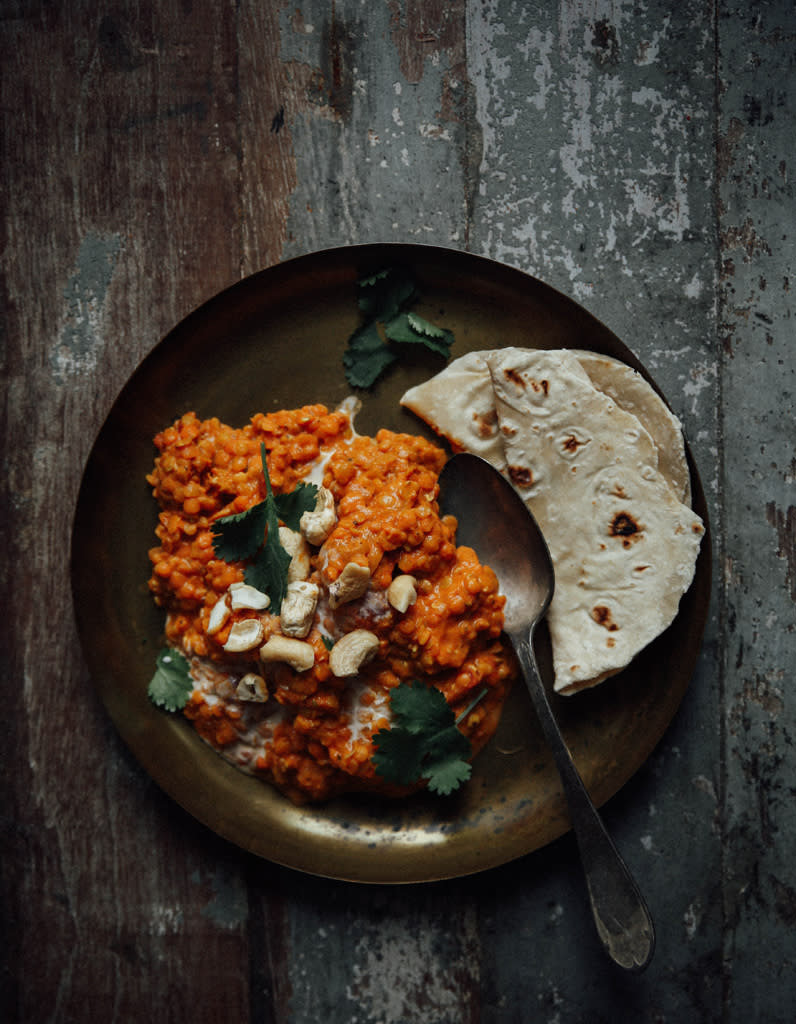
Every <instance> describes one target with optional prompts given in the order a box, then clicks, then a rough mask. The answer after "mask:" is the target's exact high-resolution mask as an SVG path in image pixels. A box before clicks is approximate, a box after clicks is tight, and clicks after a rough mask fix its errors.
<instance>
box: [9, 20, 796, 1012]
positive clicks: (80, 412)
mask: <svg viewBox="0 0 796 1024" xmlns="http://www.w3.org/2000/svg"><path fill="white" fill-rule="evenodd" d="M0 14H1V15H2V20H1V21H0V31H2V68H3V74H2V109H3V160H2V174H3V200H4V202H3V218H2V228H3V284H4V305H5V327H4V332H3V339H4V356H3V392H2V393H3V403H2V438H3V442H4V447H5V454H4V472H3V478H2V494H3V498H2V531H3V550H4V552H5V555H4V558H3V577H2V579H3V595H2V608H3V614H4V618H5V622H4V628H3V630H2V648H3V662H2V687H3V708H4V711H5V714H4V720H5V729H4V732H3V742H2V755H1V757H2V765H3V818H2V842H3V850H2V871H3V900H4V907H3V909H4V939H3V943H2V945H3V953H4V956H3V961H4V967H3V974H2V983H3V994H2V1010H0V1016H2V1018H3V1019H4V1020H8V1021H25V1022H40V1021H41V1022H43V1021H52V1022H58V1024H60V1022H66V1021H75V1022H78V1021H79V1022H84V1021H86V1020H96V1021H98V1022H99V1021H102V1022H103V1024H105V1022H111V1021H118V1022H128V1021H139V1020H149V1021H152V1022H153V1024H155V1022H161V1021H163V1022H166V1021H169V1022H171V1021H185V1020H189V1019H190V1020H192V1021H197V1022H198V1021H217V1020H228V1021H244V1020H245V1021H248V1020H251V1021H257V1022H263V1021H277V1022H286V1021H291V1022H316V1021H325V1022H327V1024H337V1022H341V1024H342V1022H358V1024H367V1022H380V1024H396V1022H404V1021H435V1022H443V1021H444V1022H455V1024H459V1022H464V1021H471V1022H476V1021H484V1022H504V1021H505V1022H527V1021H557V1022H565V1021H595V1020H606V1021H614V1020H627V1019H634V1020H639V1021H678V1022H684V1021H695V1022H703V1021H719V1020H722V1021H739V1022H740V1021H744V1022H746V1021H761V1022H762V1021H765V1022H766V1024H772V1022H776V1021H786V1020H791V1019H792V1014H793V1005H794V1001H795V1000H796V973H794V966H793V965H794V953H796V948H795V947H796V943H794V939H793V935H794V922H796V877H795V876H794V868H793V851H792V844H793V837H794V811H793V792H794V785H796V772H794V762H793V746H792V743H793V737H794V726H796V721H795V717H796V711H794V701H793V699H792V695H791V690H792V685H793V674H794V667H795V665H796V657H794V653H795V650H796V648H795V647H794V641H793V637H794V629H795V628H796V615H795V614H794V597H796V515H795V514H794V508H796V497H795V496H794V481H795V480H796V457H795V455H794V436H795V433H794V415H793V391H794V387H793V385H794V363H793V357H792V345H793V337H792V331H793V326H792V320H791V309H792V301H791V282H792V280H793V277H794V267H793V261H794V246H795V244H796V235H795V229H796V224H794V213H793V209H794V208H793V175H794V169H793V139H794V130H795V129H796V124H794V110H796V78H794V53H796V15H794V8H793V5H792V3H791V2H790V0H772V2H770V3H766V4H760V5H749V4H746V3H731V2H729V0H713V2H709V3H683V4H670V3H666V2H663V0H650V2H649V3H647V4H644V5H634V4H630V3H628V2H625V3H621V2H620V3H608V2H603V0H589V2H586V0H558V2H557V3H549V4H530V3H527V4H526V3H516V2H511V3H510V2H506V0H489V2H481V0H450V2H448V3H444V4H443V3H441V2H438V0H430V2H427V3H424V2H422V0H389V2H386V0H373V2H369V3H355V2H353V0H336V2H335V0H333V2H331V3H322V2H319V0H297V2H296V3H293V4H287V3H276V2H273V0H262V2H251V0H240V2H238V3H222V4H205V3H195V4H188V3H183V4H176V3H167V2H165V0H151V2H149V3H119V4H114V5H112V6H108V7H106V6H105V5H96V4H91V3H87V2H84V0H81V2H73V3H69V4H46V3H42V2H36V0H30V2H22V0H6V2H5V3H3V5H2V11H0ZM370 241H400V242H430V243H433V244H436V245H441V246H446V247H451V248H456V249H465V250H469V251H472V252H474V253H478V254H482V255H486V256H489V257H492V258H495V259H497V260H500V261H504V262H506V263H509V264H512V265H514V266H516V267H519V268H521V269H523V270H526V271H529V272H531V273H532V274H534V275H536V276H537V277H539V278H541V279H543V280H545V281H546V282H548V283H549V284H551V285H553V286H555V287H556V288H559V289H560V290H561V291H563V292H565V293H567V294H568V295H570V296H572V297H573V298H574V299H576V300H577V301H578V302H580V303H581V304H583V305H584V306H586V307H587V308H588V309H589V310H590V311H591V312H592V313H594V314H595V315H596V316H597V317H599V318H600V319H601V320H603V321H604V322H605V323H607V324H608V326H609V327H611V328H612V329H613V330H614V331H615V332H616V333H617V334H618V335H619V336H620V337H621V338H622V339H624V341H625V342H626V343H627V344H628V345H629V346H630V347H631V348H632V349H633V350H634V351H635V352H636V353H637V354H638V356H639V357H640V359H641V360H642V361H643V362H644V364H645V365H646V366H647V367H648V368H649V369H650V370H651V372H652V373H653V374H654V375H655V377H656V379H657V380H658V381H659V382H660V384H661V385H662V386H663V388H664V390H665V392H666V394H667V395H668V397H669V398H670V400H671V402H672V404H673V406H674V408H675V410H676V412H677V413H678V414H679V415H680V416H681V417H682V420H683V422H684V425H685V428H686V431H687V434H688V437H689V438H690V440H691V444H692V447H693V449H694V452H695V455H696V459H697V463H698V466H699V470H700V473H701V476H702V479H703V482H704V484H705V489H706V492H707V495H708V499H709V503H710V512H711V519H712V527H713V543H714V552H713V554H714V565H715V579H714V588H713V599H712V607H711V615H710V620H709V625H708V629H707V633H706V636H705V641H704V647H703V652H702V655H701V658H700V661H699V665H698V668H697V671H696V673H695V676H694V679H693V683H692V686H691V688H690V690H689V692H688V694H687V696H686V699H685V701H684V703H683V705H682V707H681V709H680V711H679V713H678V715H677V717H676V718H675V720H674V722H673V724H672V726H671V727H670V729H669V731H668V732H667V734H666V736H665V737H664V740H663V741H662V742H661V744H660V745H659V746H658V748H657V749H656V750H655V752H654V754H653V755H652V757H651V758H650V759H649V761H648V762H647V764H646V765H645V766H644V768H643V770H641V771H640V772H639V773H638V774H637V775H636V776H635V777H634V778H633V780H632V781H631V782H630V783H629V784H628V785H627V786H626V787H625V788H624V789H623V790H622V791H621V792H620V794H619V795H618V796H616V797H615V798H614V799H612V800H611V801H610V802H609V804H608V805H607V806H606V807H605V809H604V812H605V818H606V820H607V823H608V825H609V827H610V829H611V831H612V833H613V835H614V836H615V838H616V841H617V844H618V845H619V846H620V848H621V849H622V851H623V852H624V854H625V855H626V857H627V860H628V862H629V863H630V865H631V867H632V869H633V871H634V872H635V873H636V875H637V876H638V877H639V878H640V879H641V880H642V884H643V888H644V890H645V893H646V895H647V898H648V902H649V904H650V906H651V909H652V912H653V915H654V917H655V920H656V924H657V930H658V948H657V952H656V956H655V960H654V961H653V963H652V965H651V967H650V968H649V969H648V971H647V972H646V973H644V974H643V975H641V976H626V975H623V974H621V973H619V972H617V971H616V970H614V969H612V967H611V965H610V964H609V963H608V962H607V961H606V960H605V958H604V956H603V954H602V952H601V951H600V949H599V948H598V944H597V941H596V938H595V935H594V932H593V928H592V924H591V920H590V917H589V914H588V911H587V905H586V902H585V897H584V891H583V885H582V879H581V875H580V871H579V867H578V862H577V856H576V852H575V847H574V842H573V840H572V838H571V837H570V836H566V837H564V838H562V839H560V840H558V841H556V842H555V843H554V844H552V845H551V846H549V847H547V848H545V849H542V850H540V851H538V852H537V853H534V854H531V855H528V856H527V857H524V858H522V859H521V860H518V861H515V862H513V863H510V864H508V865H506V866H504V867H501V868H498V869H495V870H493V871H490V872H488V873H485V874H482V875H477V876H472V877H468V878H463V879H459V880H454V881H448V882H443V883H439V884H429V885H418V886H407V887H387V886H384V887H381V886H376V887H367V886H358V885H356V884H348V883H343V882H336V881H329V880H324V879H322V878H316V877H309V876H305V875H302V874H299V873H297V872H293V871H291V870H289V869H286V868H280V867H277V866H274V865H272V864H270V863H268V862H266V861H263V860H260V859H257V858H255V857H253V856H251V855H248V854H246V853H244V852H242V851H240V850H239V849H238V848H237V847H234V846H232V845H229V844H227V843H225V842H224V841H223V840H221V839H220V838H217V837H216V836H215V835H214V834H213V833H211V832H210V831H209V830H207V829H206V828H205V827H203V826H202V825H200V824H198V823H197V822H195V821H194V820H192V819H191V818H190V817H188V816H187V815H186V814H185V813H183V812H182V811H181V810H180V809H179V808H177V807H176V806H175V805H174V804H173V803H172V802H171V801H170V800H169V799H168V798H167V797H165V796H164V795H163V794H162V793H161V791H160V790H159V789H158V788H157V787H156V786H155V785H154V783H152V782H151V781H150V779H149V778H148V777H147V775H146V774H145V773H144V772H143V771H142V770H141V769H140V768H139V766H138V764H137V762H136V761H135V760H133V758H132V757H131V756H130V755H129V753H128V752H127V750H126V747H125V746H124V744H123V743H122V741H121V740H120V738H119V737H118V736H117V734H116V731H115V730H114V728H113V727H112V725H111V724H110V722H109V719H108V717H107V716H106V714H105V711H104V709H103V707H102V706H101V704H100V702H99V701H98V700H97V698H96V696H95V694H94V691H93V689H92V686H91V682H90V679H89V676H88V672H87V670H86V668H85V664H84V661H83V658H82V655H81V650H80V647H79V645H78V641H77V636H76V631H75V627H74V623H73V610H72V606H71V596H70V585H69V543H70V527H71V518H72V514H73V510H74V506H75V501H76V496H77V491H78V486H79V484H80V480H81V474H82V471H83V467H84V465H85V462H86V459H87V456H88V453H89V450H90V447H91V445H92V442H93V440H94V438H95V436H96V434H97V432H98V430H99V428H100V426H101V425H102V423H103V420H104V418H105V416H106V414H107V413H108V410H109V409H110V407H111V405H112V404H113V401H114V398H115V396H116V395H117V393H118V391H119V389H120V388H121V387H122V385H123V384H124V382H125V381H126V380H127V378H128V376H129V375H130V374H131V373H132V371H133V370H134V369H135V367H136V365H137V364H138V363H139V361H140V360H141V359H142V357H143V356H144V355H145V354H146V353H147V352H149V351H150V350H151V349H152V347H153V346H154V345H155V344H156V343H157V342H158V340H159V339H160V338H161V337H162V336H163V335H164V334H165V333H166V332H167V331H168V330H169V329H170V328H171V327H172V326H173V325H174V324H175V323H177V322H178V321H180V320H181V319H182V318H183V317H184V316H185V315H186V314H188V313H189V312H190V311H191V310H193V309H195V308H196V307H197V306H198V305H200V304H201V303H202V302H203V301H204V300H206V299H208V298H209V297H211V296H212V295H214V294H215V293H217V292H218V291H220V290H221V289H223V288H225V287H227V286H228V285H230V284H232V283H233V282H235V281H237V280H239V279H240V278H241V277H243V276H245V275H248V274H250V273H252V272H254V271H257V270H259V269H261V268H264V267H267V266H269V265H271V264H274V263H277V262H279V261H281V260H284V259H286V258H288V257H291V256H295V255H298V254H301V253H304V252H308V251H311V250H317V249H321V248H325V247H328V246H338V245H348V244H352V243H360V242H370Z"/></svg>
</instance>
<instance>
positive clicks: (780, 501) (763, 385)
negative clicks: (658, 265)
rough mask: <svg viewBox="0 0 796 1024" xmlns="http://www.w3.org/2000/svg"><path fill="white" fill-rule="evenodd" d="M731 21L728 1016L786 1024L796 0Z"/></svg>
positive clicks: (726, 117)
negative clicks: (793, 2)
mask: <svg viewBox="0 0 796 1024" xmlns="http://www.w3.org/2000/svg"><path fill="white" fill-rule="evenodd" d="M718 28H719V58H720V64H719V75H720V82H721V94H720V95H721V110H720V115H721V116H720V120H719V157H720V160H719V197H720V219H719V228H720V238H719V242H720V247H721V248H720V252H721V277H720V299H721V307H720V309H721V333H722V342H723V353H724V360H723V373H722V383H723V406H724V416H723V420H722V438H721V440H722V447H723V451H724V453H725V457H724V464H723V467H722V469H723V472H722V488H723V494H722V499H723V502H724V504H725V507H726V522H727V528H726V537H725V540H724V550H723V560H724V581H725V585H724V594H723V597H724V617H725V625H726V645H725V649H724V652H723V670H724V678H723V687H724V694H723V697H724V721H723V723H722V725H723V729H724V733H725V735H724V747H725V761H724V787H723V792H724V800H723V806H722V814H723V832H724V844H725V855H724V856H725V872H724V879H723V895H724V912H725V916H726V931H725V937H724V959H725V963H726V965H727V988H726V993H725V1007H726V1009H725V1013H726V1019H727V1020H728V1021H743V1020H763V1019H765V1020H772V1021H774V1020H777V1021H779V1020H781V1021H785V1020H788V1019H789V1018H790V1017H791V1016H792V1013H793V1005H794V999H796V969H794V963H793V956H792V949H793V924H794V920H795V919H796V918H795V916H794V915H795V914H796V872H795V871H794V867H793V858H792V856H791V852H790V847H791V845H792V837H793V830H794V817H793V807H792V800H791V794H792V793H793V790H794V786H795V785H796V776H795V775H794V767H793V759H792V757H791V756H790V749H791V743H792V737H793V734H794V725H795V722H794V708H793V702H792V700H790V699H789V695H788V690H789V687H790V682H791V676H792V674H793V666H794V663H795V662H796V659H795V658H794V639H793V638H794V633H795V632H796V613H795V612H794V608H795V607H796V604H795V601H794V599H796V586H794V580H796V573H795V572H794V566H796V557H795V556H794V551H795V550H796V540H795V539H794V538H796V532H795V529H796V513H795V512H794V509H796V498H795V497H794V479H795V475H794V467H795V466H796V462H795V461H794V452H795V450H796V449H794V438H795V437H796V416H795V415H794V394H795V392H796V388H795V387H794V384H795V383H796V381H795V380H794V373H795V372H796V371H795V370H794V361H793V354H792V353H793V336H792V335H793V329H792V318H791V305H792V303H791V300H790V286H791V281H792V280H793V275H794V264H795V263H796V230H795V227H796V225H795V224H794V190H793V182H792V175H791V170H792V169H791V164H792V160H793V138H794V131H795V130H796V122H795V120H794V108H795V105H796V85H795V84H794V83H795V82H796V79H795V78H794V43H796V14H794V9H793V5H792V4H787V3H773V4H768V5H766V6H764V7H756V8H755V9H754V10H749V9H747V8H746V7H745V6H743V5H739V4H733V3H727V4H722V7H721V16H720V18H719V25H718Z"/></svg>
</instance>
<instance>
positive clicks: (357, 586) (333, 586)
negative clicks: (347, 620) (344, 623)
mask: <svg viewBox="0 0 796 1024" xmlns="http://www.w3.org/2000/svg"><path fill="white" fill-rule="evenodd" d="M368 583H370V569H368V567H367V566H365V565H358V564H357V563H356V562H349V563H348V565H346V567H345V568H344V569H343V571H342V572H341V573H340V575H339V576H338V577H337V579H336V580H335V581H334V583H330V584H329V607H330V608H338V607H339V606H340V605H341V604H347V603H348V602H349V601H356V599H357V598H358V597H362V595H363V594H364V593H365V591H366V590H367V589H368Z"/></svg>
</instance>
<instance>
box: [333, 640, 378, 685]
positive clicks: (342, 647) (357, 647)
mask: <svg viewBox="0 0 796 1024" xmlns="http://www.w3.org/2000/svg"><path fill="white" fill-rule="evenodd" d="M378 649H379V638H378V637H377V636H376V634H375V633H371V632H370V630H369V629H354V630H352V631H351V632H350V633H346V635H345V636H342V637H340V639H339V640H338V641H337V643H336V644H335V645H334V647H333V648H332V650H331V652H330V654H329V667H330V668H331V670H332V672H333V673H334V674H335V675H336V676H355V675H356V674H357V672H358V671H359V670H360V669H361V668H362V666H363V665H364V664H365V662H367V661H370V659H371V658H372V657H373V655H374V654H375V653H376V651H377V650H378Z"/></svg>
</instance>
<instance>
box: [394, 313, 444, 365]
mask: <svg viewBox="0 0 796 1024" xmlns="http://www.w3.org/2000/svg"><path fill="white" fill-rule="evenodd" d="M384 333H385V334H386V335H387V337H388V338H389V339H390V341H398V342H401V343H403V344H410V345H411V344H420V345H425V347H426V348H428V349H431V351H432V352H436V353H437V354H438V355H441V356H445V357H446V358H447V356H449V355H450V348H451V345H452V344H453V334H452V332H451V331H448V330H445V329H444V328H443V327H435V326H434V324H432V323H430V322H429V321H428V320H426V319H425V318H424V317H422V316H418V314H417V313H399V314H398V316H395V317H393V318H392V320H390V322H389V323H387V324H385V326H384Z"/></svg>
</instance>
